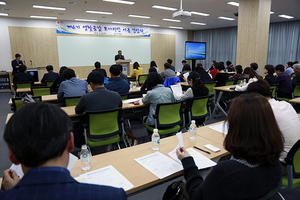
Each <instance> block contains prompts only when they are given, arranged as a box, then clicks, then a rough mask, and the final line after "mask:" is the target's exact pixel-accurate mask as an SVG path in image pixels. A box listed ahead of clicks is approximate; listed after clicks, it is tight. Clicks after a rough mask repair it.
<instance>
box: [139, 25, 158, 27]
mask: <svg viewBox="0 0 300 200" xmlns="http://www.w3.org/2000/svg"><path fill="white" fill-rule="evenodd" d="M142 25H143V26H156V27H158V26H160V25H158V24H142Z"/></svg>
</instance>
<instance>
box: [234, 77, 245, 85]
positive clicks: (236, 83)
mask: <svg viewBox="0 0 300 200" xmlns="http://www.w3.org/2000/svg"><path fill="white" fill-rule="evenodd" d="M245 79H246V78H238V79H236V80H235V85H239V84H240V83H241V82H242V81H245Z"/></svg>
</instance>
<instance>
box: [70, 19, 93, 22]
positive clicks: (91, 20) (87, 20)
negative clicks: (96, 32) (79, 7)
mask: <svg viewBox="0 0 300 200" xmlns="http://www.w3.org/2000/svg"><path fill="white" fill-rule="evenodd" d="M74 20H75V21H83V22H97V21H98V20H97V19H74Z"/></svg>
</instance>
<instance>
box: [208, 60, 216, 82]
mask: <svg viewBox="0 0 300 200" xmlns="http://www.w3.org/2000/svg"><path fill="white" fill-rule="evenodd" d="M212 64H213V65H212V68H213V69H212V70H210V72H209V73H210V74H211V76H212V77H213V78H215V77H216V75H217V73H218V70H217V69H216V66H217V64H218V63H217V62H212Z"/></svg>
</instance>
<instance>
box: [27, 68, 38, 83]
mask: <svg viewBox="0 0 300 200" xmlns="http://www.w3.org/2000/svg"><path fill="white" fill-rule="evenodd" d="M27 73H28V74H30V75H31V76H32V78H33V80H34V82H38V81H39V73H38V69H32V68H31V69H27Z"/></svg>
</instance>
